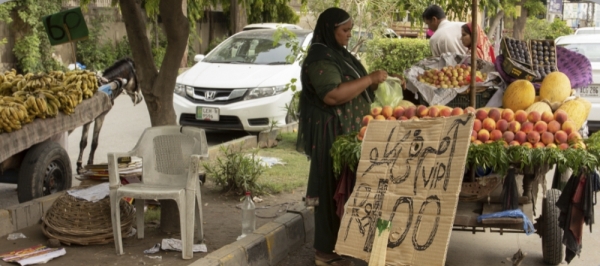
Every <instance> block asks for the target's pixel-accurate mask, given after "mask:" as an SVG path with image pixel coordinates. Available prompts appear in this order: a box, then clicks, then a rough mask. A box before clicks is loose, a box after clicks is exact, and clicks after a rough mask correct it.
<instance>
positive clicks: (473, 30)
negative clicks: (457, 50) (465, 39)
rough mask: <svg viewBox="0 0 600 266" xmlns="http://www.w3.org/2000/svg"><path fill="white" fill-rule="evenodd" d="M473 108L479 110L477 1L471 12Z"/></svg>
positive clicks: (474, 1) (471, 93) (471, 92)
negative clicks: (477, 88)
mask: <svg viewBox="0 0 600 266" xmlns="http://www.w3.org/2000/svg"><path fill="white" fill-rule="evenodd" d="M471 17H472V18H471V90H470V96H471V103H470V105H471V107H473V108H477V91H476V89H475V80H476V79H477V78H476V73H477V38H478V36H477V1H476V0H473V7H472V10H471Z"/></svg>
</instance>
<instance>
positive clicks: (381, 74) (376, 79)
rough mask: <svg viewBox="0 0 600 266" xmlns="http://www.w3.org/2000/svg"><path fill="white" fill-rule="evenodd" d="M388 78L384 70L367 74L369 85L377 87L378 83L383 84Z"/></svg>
mask: <svg viewBox="0 0 600 266" xmlns="http://www.w3.org/2000/svg"><path fill="white" fill-rule="evenodd" d="M387 77H388V73H387V72H386V71H385V70H376V71H374V72H371V74H369V78H370V79H371V85H377V84H379V83H382V82H384V81H385V80H386V79H387Z"/></svg>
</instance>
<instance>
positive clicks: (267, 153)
mask: <svg viewBox="0 0 600 266" xmlns="http://www.w3.org/2000/svg"><path fill="white" fill-rule="evenodd" d="M297 137H298V133H281V138H282V139H281V141H279V142H278V143H277V146H276V147H273V148H268V149H260V150H259V151H258V155H259V156H263V157H275V158H279V159H281V160H282V161H283V162H284V163H285V165H274V166H272V167H271V168H267V169H265V172H264V173H263V174H262V175H261V176H260V178H259V179H258V183H259V184H260V185H261V186H262V187H263V189H265V190H266V191H268V192H270V193H274V194H276V193H281V192H287V191H291V190H293V189H295V188H298V187H301V186H305V185H306V183H307V181H308V170H309V167H310V162H309V161H308V160H307V159H306V156H305V155H304V154H303V153H299V152H297V151H296V139H297Z"/></svg>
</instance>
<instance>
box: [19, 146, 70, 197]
mask: <svg viewBox="0 0 600 266" xmlns="http://www.w3.org/2000/svg"><path fill="white" fill-rule="evenodd" d="M71 178H72V174H71V159H69V154H67V152H66V151H65V149H63V148H62V147H61V146H60V145H59V144H58V143H56V142H53V141H45V142H42V143H39V144H36V145H34V146H32V147H31V148H30V149H29V150H28V151H27V154H25V158H24V159H23V162H22V163H21V169H20V171H19V180H18V185H17V195H18V197H19V202H26V201H29V200H32V199H35V198H39V197H42V196H47V195H50V194H52V193H56V192H59V191H62V190H65V189H68V188H70V187H71Z"/></svg>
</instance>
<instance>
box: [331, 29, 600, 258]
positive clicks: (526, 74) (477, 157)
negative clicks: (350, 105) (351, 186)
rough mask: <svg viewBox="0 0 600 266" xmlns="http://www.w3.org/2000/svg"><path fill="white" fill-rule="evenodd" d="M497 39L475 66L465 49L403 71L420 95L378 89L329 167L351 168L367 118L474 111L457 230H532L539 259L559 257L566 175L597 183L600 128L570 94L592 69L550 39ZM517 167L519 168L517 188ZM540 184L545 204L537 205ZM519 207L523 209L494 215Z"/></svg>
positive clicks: (587, 107)
mask: <svg viewBox="0 0 600 266" xmlns="http://www.w3.org/2000/svg"><path fill="white" fill-rule="evenodd" d="M502 47H503V48H502V49H503V54H502V55H500V56H499V57H498V59H499V60H497V61H496V64H491V63H487V62H478V63H479V66H477V64H478V63H475V65H476V66H475V67H477V69H471V65H472V63H471V64H469V63H467V61H468V60H467V59H466V58H464V57H462V56H456V55H447V56H446V58H434V59H426V60H424V61H422V62H419V63H418V64H417V65H415V66H414V67H413V68H411V69H410V70H407V71H406V72H405V76H406V77H407V86H408V87H409V89H411V88H410V87H411V86H412V90H413V92H415V95H418V96H419V97H421V99H419V103H420V104H418V105H415V104H413V103H411V102H409V101H406V100H402V101H397V100H394V99H381V98H378V99H377V102H376V103H374V104H373V107H372V110H371V113H370V114H365V116H364V117H363V122H362V123H363V127H362V128H361V129H360V131H359V132H357V133H355V134H350V135H344V136H341V137H339V138H338V139H337V140H336V142H335V143H334V144H333V147H332V149H331V155H332V157H333V160H334V171H335V172H336V174H337V175H340V174H342V172H344V171H346V170H348V169H349V170H350V171H355V170H356V166H357V165H358V161H359V159H360V154H361V141H362V139H363V137H364V134H365V132H366V129H367V125H368V124H369V122H370V121H372V120H396V121H398V120H400V121H408V120H422V119H435V118H436V117H450V116H456V115H462V114H464V113H473V114H474V116H475V120H474V126H473V130H472V133H471V145H470V147H469V152H468V156H467V166H466V168H467V169H466V171H465V173H464V176H463V177H462V179H463V182H462V190H461V192H460V195H459V196H460V198H459V204H458V206H457V210H456V216H455V219H454V230H464V231H471V232H473V233H475V232H485V230H484V229H485V228H489V229H490V230H491V231H492V232H499V233H501V234H502V233H509V232H516V233H523V232H525V233H527V234H530V233H532V232H533V231H535V232H536V233H538V234H539V235H540V236H541V238H542V243H543V257H544V262H546V263H548V264H559V263H561V262H562V260H563V257H564V256H563V254H565V250H564V247H563V244H562V238H563V232H562V229H561V227H560V226H559V215H560V214H561V210H560V209H559V208H558V207H557V205H556V202H557V201H558V200H559V198H560V196H561V193H562V192H561V189H563V188H565V187H567V188H569V189H572V188H573V186H572V185H570V183H569V182H573V180H575V179H576V180H586V179H587V180H588V183H589V184H592V183H594V184H595V182H596V181H597V174H596V169H597V168H598V166H599V164H600V133H595V134H593V135H591V136H589V137H587V132H585V123H586V120H587V116H588V114H589V112H590V109H591V104H590V102H589V101H587V100H585V99H583V98H579V97H577V96H576V89H577V88H579V87H583V86H586V82H587V83H588V84H589V82H591V68H590V69H589V72H587V70H586V68H585V64H584V65H583V67H579V68H577V70H572V69H571V68H570V67H564V66H562V67H561V65H560V63H558V64H557V62H561V58H560V57H561V54H562V56H565V55H569V56H575V57H578V56H579V55H578V54H576V53H574V52H570V51H565V50H566V49H565V50H560V48H557V47H555V46H554V44H553V42H552V41H545V40H544V41H539V40H532V41H529V42H524V41H517V40H512V39H508V38H504V39H503V41H502ZM557 49H558V50H557ZM530 50H531V51H530ZM557 51H558V52H557ZM557 53H559V54H558V55H557ZM570 53H574V54H575V55H570ZM442 57H443V56H442ZM563 60H564V59H563ZM479 61H480V60H479ZM498 61H499V62H498ZM566 61H569V60H566ZM449 62H450V63H449ZM472 62H473V61H472ZM566 64H568V63H566ZM587 64H589V61H587ZM490 66H491V68H490ZM582 69H583V71H582ZM586 75H587V76H589V77H590V78H588V77H587V76H586ZM473 79H475V80H473ZM588 80H589V81H588ZM411 84H412V85H411ZM469 85H470V86H469ZM471 88H475V91H471ZM427 90H430V91H429V92H428V91H427ZM473 96H475V97H473ZM474 100H475V101H474ZM390 103H393V104H390ZM473 106H475V107H473ZM552 169H554V170H555V172H556V173H557V174H556V175H555V178H554V180H553V182H552V184H548V185H547V184H546V174H547V173H548V172H549V171H550V170H552ZM568 171H572V173H573V175H571V176H568V177H570V179H569V178H567V179H566V180H565V179H561V178H560V176H561V174H562V173H565V172H568ZM517 175H522V176H523V178H522V188H521V190H520V191H519V190H518V189H517V187H516V177H517ZM567 181H568V182H567ZM582 182H585V181H582ZM540 186H542V187H543V190H542V193H543V202H542V204H541V205H542V210H541V213H540V210H536V209H535V206H536V199H537V197H538V190H539V187H540ZM546 186H548V187H549V189H547V188H546ZM500 190H501V193H498V192H499V191H500ZM597 190H598V188H594V191H597ZM494 191H495V192H494ZM572 192H573V191H571V190H570V191H567V192H564V193H572ZM569 195H571V194H569ZM515 209H518V210H520V213H522V214H523V215H522V216H521V217H519V216H517V217H505V216H497V215H494V214H497V213H500V212H503V211H507V210H515ZM592 209H593V207H592ZM592 215H593V211H592ZM534 223H535V224H534ZM528 227H529V228H528ZM567 257H568V254H567ZM571 259H572V257H571Z"/></svg>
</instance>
